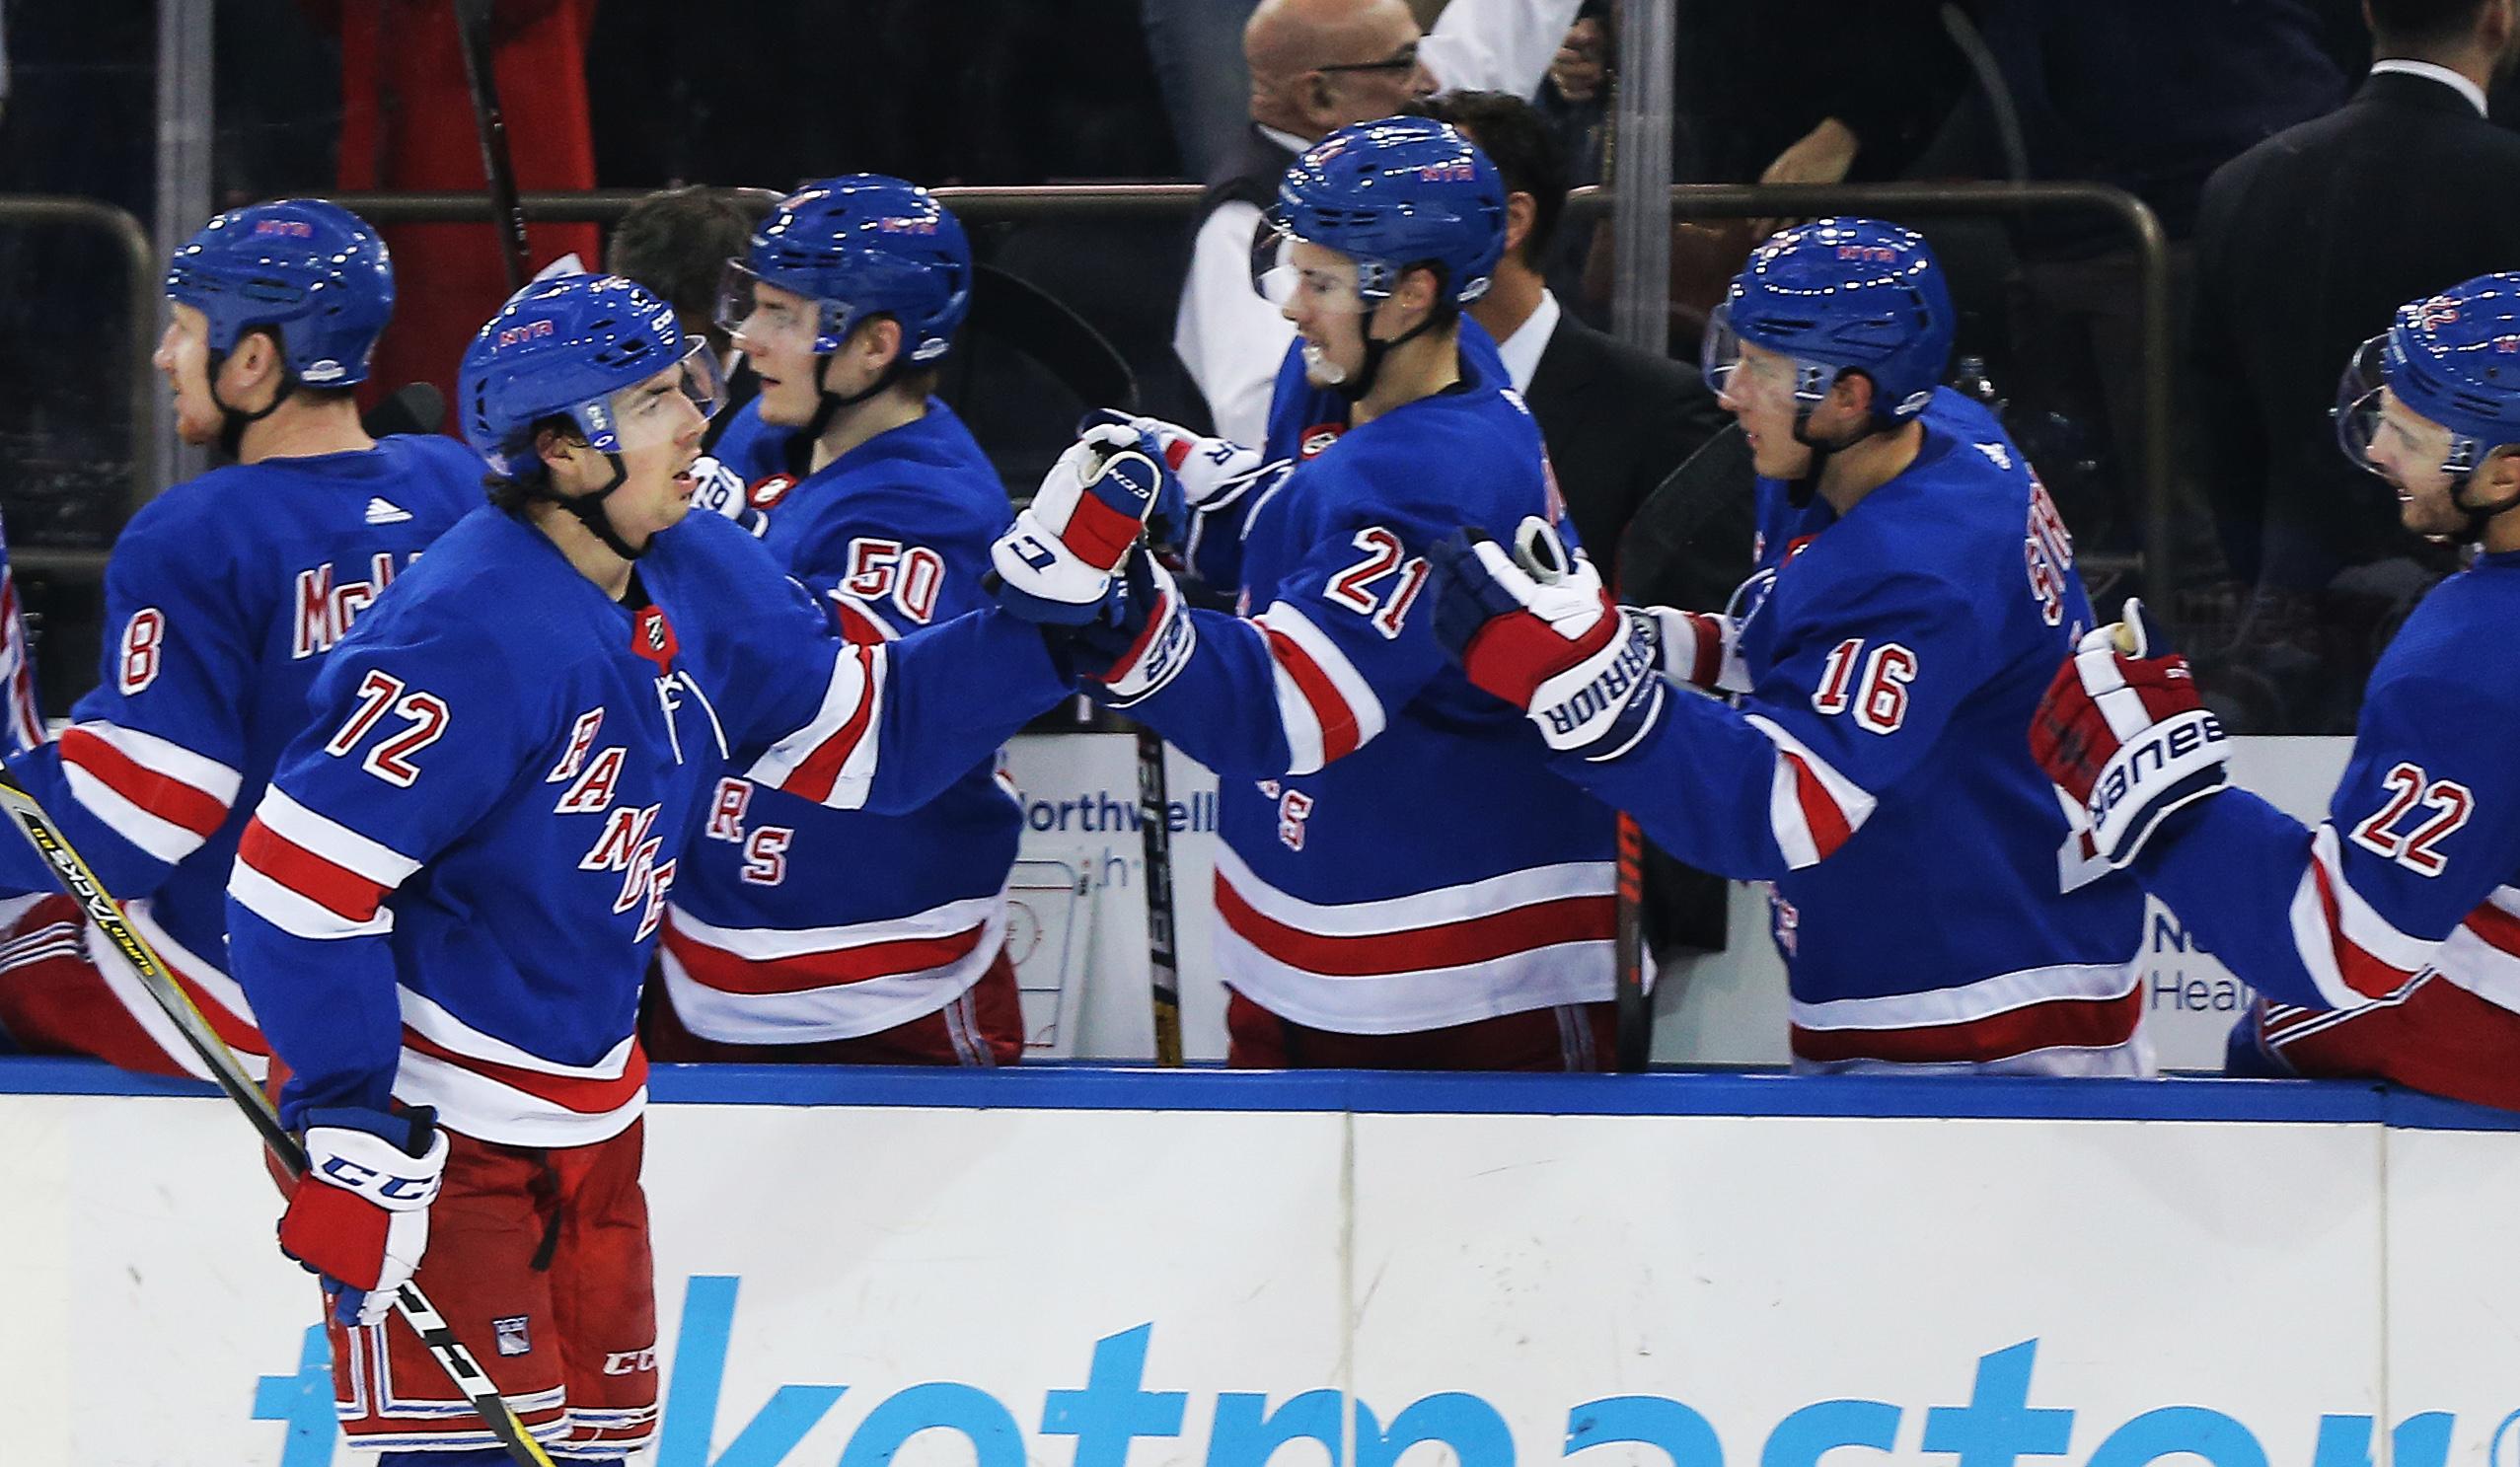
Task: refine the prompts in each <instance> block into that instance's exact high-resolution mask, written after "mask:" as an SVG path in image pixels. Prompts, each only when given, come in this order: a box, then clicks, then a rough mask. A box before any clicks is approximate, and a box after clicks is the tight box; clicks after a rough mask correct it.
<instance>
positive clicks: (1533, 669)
mask: <svg viewBox="0 0 2520 1467" xmlns="http://www.w3.org/2000/svg"><path fill="white" fill-rule="evenodd" d="M1514 543H1515V553H1514V554H1512V555H1510V556H1509V555H1508V554H1507V553H1506V551H1505V547H1503V546H1501V545H1498V544H1497V543H1496V542H1495V541H1493V540H1491V539H1489V538H1488V537H1487V536H1486V535H1485V534H1484V533H1482V532H1480V531H1477V530H1463V531H1460V532H1457V533H1456V534H1454V535H1453V536H1452V538H1451V539H1449V540H1446V541H1445V542H1444V543H1443V544H1442V545H1439V546H1437V547H1436V548H1435V552H1434V554H1433V555H1432V556H1431V557H1430V566H1431V568H1432V570H1433V572H1434V577H1433V578H1434V581H1435V636H1436V640H1437V641H1439V642H1441V643H1442V644H1443V646H1444V650H1445V652H1447V653H1449V654H1450V655H1451V657H1452V660H1453V661H1455V662H1458V663H1460V664H1461V670H1462V671H1463V672H1464V673H1466V674H1468V675H1469V679H1470V681H1471V682H1472V683H1475V684H1477V685H1478V686H1479V687H1480V688H1482V689H1484V690H1485V691H1487V692H1488V693H1491V694H1493V695H1495V696H1496V697H1501V698H1503V699H1505V700H1506V701H1507V702H1510V703H1512V704H1514V705H1515V706H1516V707H1518V708H1520V709H1522V711H1523V712H1524V713H1525V714H1526V715H1528V716H1529V718H1530V719H1531V721H1532V722H1533V723H1534V724H1537V725H1538V726H1539V730H1540V737H1541V739H1543V740H1544V741H1546V742H1547V744H1548V746H1549V747H1550V748H1551V749H1554V750H1557V751H1559V752H1560V753H1566V754H1577V755H1581V756H1583V757H1584V758H1585V759H1587V760H1593V761H1596V762H1597V761H1600V760H1605V759H1615V758H1617V757H1618V756H1619V755H1621V754H1624V753H1626V752H1627V751H1628V750H1629V749H1630V748H1632V747H1634V745H1635V744H1636V741H1637V740H1639V739H1641V738H1643V737H1645V734H1646V731H1647V730H1649V729H1651V728H1652V727H1653V726H1654V720H1655V719H1656V718H1658V717H1660V716H1661V715H1662V711H1663V680H1662V679H1661V678H1660V677H1658V676H1656V673H1655V646H1654V643H1655V636H1654V625H1653V623H1652V622H1651V621H1650V620H1649V619H1648V618H1647V617H1646V616H1645V614H1644V613H1642V612H1635V611H1630V610H1628V609H1626V608H1624V607H1621V606H1620V605H1618V604H1617V603H1616V602H1614V601H1612V600H1610V596H1609V593H1608V592H1607V591H1605V590H1603V589H1602V588H1601V576H1600V573H1599V572H1598V571H1595V570H1594V568H1593V562H1592V561H1591V560H1588V559H1586V558H1584V557H1583V556H1581V555H1576V556H1570V555H1568V554H1567V550H1566V546H1565V543H1564V542H1562V541H1560V540H1559V539H1558V536H1557V532H1556V531H1555V530H1553V529H1551V528H1550V527H1549V525H1548V524H1547V522H1545V521H1543V520H1540V519H1538V518H1537V517H1532V518H1526V519H1525V520H1523V521H1522V523H1521V524H1520V525H1519V527H1517V528H1516V530H1515V535H1514Z"/></svg>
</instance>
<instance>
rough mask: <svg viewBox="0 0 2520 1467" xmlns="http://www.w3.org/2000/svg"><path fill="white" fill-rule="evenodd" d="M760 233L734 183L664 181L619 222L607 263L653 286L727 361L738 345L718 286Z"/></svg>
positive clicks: (691, 331) (687, 328)
mask: <svg viewBox="0 0 2520 1467" xmlns="http://www.w3.org/2000/svg"><path fill="white" fill-rule="evenodd" d="M752 234H753V221H752V216H751V215H750V214H747V213H746V212H745V211H744V208H743V206H742V205H740V204H738V203H737V202H736V201H735V191H734V190H733V189H731V188H710V187H706V186H704V185H702V184H698V183H695V184H692V185H691V186H689V187H685V188H662V189H659V190H657V191H656V192H654V193H651V194H649V195H647V197H645V198H642V199H640V200H639V201H638V202H637V203H634V204H632V205H630V212H629V213H627V214H624V215H623V216H622V221H621V223H619V224H616V225H614V226H613V237H612V239H611V240H609V241H607V242H606V243H605V246H604V269H605V271H606V273H608V274H614V275H620V276H623V277H624V278H626V279H630V280H634V281H636V282H638V283H639V284H641V285H644V286H646V287H647V289H648V290H649V291H650V292H651V293H652V294H654V295H655V296H657V297H658V298H659V299H661V300H663V301H664V302H665V304H667V305H669V306H671V307H673V308H674V320H675V321H677V322H678V323H680V324H681V326H682V328H683V334H684V335H686V336H701V337H704V338H706V340H707V341H708V349H709V350H711V351H714V352H716V353H717V358H718V360H719V361H721V362H723V361H724V360H726V357H727V354H728V352H730V351H731V350H732V349H733V346H732V342H731V340H730V338H729V337H728V335H727V332H726V329H725V328H723V327H721V326H719V325H718V324H717V319H716V318H717V287H718V284H719V282H720V281H722V280H723V279H724V278H725V275H726V261H728V260H730V259H733V258H735V257H737V256H740V255H742V254H743V253H744V247H745V243H746V242H747V241H749V240H750V239H751V238H752Z"/></svg>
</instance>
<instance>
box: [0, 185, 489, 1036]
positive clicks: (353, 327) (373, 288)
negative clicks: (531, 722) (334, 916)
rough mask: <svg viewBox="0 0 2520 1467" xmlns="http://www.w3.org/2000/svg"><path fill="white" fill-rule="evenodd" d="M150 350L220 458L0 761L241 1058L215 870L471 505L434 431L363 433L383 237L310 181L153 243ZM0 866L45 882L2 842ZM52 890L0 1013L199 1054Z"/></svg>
mask: <svg viewBox="0 0 2520 1467" xmlns="http://www.w3.org/2000/svg"><path fill="white" fill-rule="evenodd" d="M166 291H167V295H168V297H169V299H170V300H171V302H172V306H171V318H172V319H171V320H170V322H169V325H168V326H167V329H166V333H165V336H164V339H163V340H162V341H161V342H160V343H159V346H158V352H157V366H158V370H159V371H160V372H162V373H163V374H165V376H166V379H167V381H168V383H169V385H170V386H171V387H172V388H173V390H174V394H175V417H176V426H177V429H178V431H179V432H180V433H181V434H182V435H183V437H184V438H185V441H186V442H188V443H193V444H210V443H217V444H220V445H221V446H223V448H224V449H225V450H226V451H227V452H228V453H229V454H230V455H231V456H233V457H234V458H235V459H236V461H237V462H236V463H235V464H234V465H232V466H230V467H227V468H222V469H215V470H212V471H211V472H210V473H208V474H205V475H203V476H201V477H198V478H195V479H192V480H190V481H189V482H186V483H182V484H178V485H176V486H175V487H173V488H171V489H169V490H168V491H167V492H166V493H164V494H162V495H160V496H159V497H158V498H157V499H155V500H153V501H151V502H150V503H149V504H148V505H147V506H146V507H144V508H143V509H142V510H141V511H140V512H139V513H138V514H137V515H135V516H134V517H133V518H132V520H131V523H130V524H129V525H128V526H127V527H126V528H125V529H124V530H123V532H122V535H121V537H120V539H118V540H117V541H116V542H115V543H114V547H113V555H112V558H111V560H110V561H109V562H108V564H107V567H106V582H105V600H106V608H105V615H106V622H105V625H106V639H107V645H106V648H105V657H104V670H103V677H102V680H101V681H100V683H99V686H98V687H97V688H96V689H95V691H93V692H91V693H89V694H88V695H87V696H86V697H82V698H81V699H80V700H79V702H78V704H77V706H76V707H75V708H74V709H73V722H72V724H71V726H70V728H69V729H68V730H67V731H66V732H65V733H64V734H63V735H62V736H61V739H60V741H59V742H58V743H57V744H51V745H46V746H44V747H42V748H40V749H37V750H35V751H33V752H32V753H25V754H19V755H17V756H15V757H13V758H12V759H11V760H10V767H11V769H12V770H15V771H16V773H17V775H18V777H19V778H20V779H21V780H22V781H24V782H25V784H26V786H27V787H28V788H29V789H30V790H32V791H33V792H34V793H35V794H36V796H37V798H38V799H40V800H42V801H43V803H44V806H45V808H46V809H48V810H50V811H51V812H52V813H53V815H54V818H56V819H58V820H59V821H60V822H61V823H62V827H63V829H64V830H65V831H66V832H67V833H68V834H69V836H70V838H71V839H72V840H73V841H74V842H76V843H77V844H78V847H79V849H80V850H81V851H82V852H84V853H85V854H86V856H87V858H88V859H89V861H90V862H91V863H93V864H94V865H95V866H96V868H97V872H98V874H99V875H100V876H102V877H103V878H104V880H105V882H106V884H107V885H108V886H109V887H111V889H112V890H113V891H114V892H115V893H116V894H117V895H118V896H120V897H121V898H122V899H123V900H124V901H125V902H126V903H128V904H130V909H131V920H132V924H133V925H134V926H135V927H137V928H139V929H140V930H141V931H142V932H144V933H146V934H147V935H148V938H149V940H150V941H151V942H152V943H154V944H155V945H156V947H157V949H158V951H159V952H160V953H161V954H163V955H164V957H165V958H166V960H167V965H168V967H169V968H170V969H172V970H173V972H174V973H175V975H176V977H177V978H178V979H179V980H180V981H181V982H182V983H183V985H184V987H185V990H187V991H188V992H189V993H190V994H191V997H192V1000H193V1002H194V1003H195V1004H197V1005H198V1006H200V1008H201V1009H202V1011H203V1012H204V1014H205V1015H207V1017H208V1018H209V1020H210V1022H211V1024H212V1025H213V1027H215V1028H216V1029H217V1030H218V1031H219V1033H220V1034H221V1036H222V1037H224V1038H225V1039H226V1040H227V1041H228V1043H229V1045H230V1047H231V1048H234V1049H236V1050H237V1051H238V1052H239V1054H240V1056H241V1057H242V1058H243V1059H244V1061H245V1063H246V1064H247V1066H248V1067H249V1068H250V1069H254V1070H256V1071H258V1072H259V1069H260V1066H261V1064H262V1053H263V1045H262V1040H261V1037H260V1035H259V1033H258V1032H257V1031H256V1029H255V1027H254V1017H253V1014H252V1012H251V1010H250V1008H249V1007H248V1005H247V1004H246V1002H245V1000H244V997H243V995H242V994H241V993H240V992H239V991H238V990H237V987H236V985H235V984H234V983H232V982H231V981H230V980H229V978H228V976H227V966H228V962H227V955H226V934H227V913H226V905H225V901H226V899H225V893H226V890H227V876H228V867H229V865H230V864H231V863H232V862H233V860H234V858H235V855H236V844H237V836H238V833H239V832H240V831H241V830H242V829H243V828H244V826H245V822H246V818H247V816H249V815H250V814H251V813H252V812H253V809H254V803H255V801H256V800H257V799H259V797H260V795H261V792H262V785H263V781H264V780H265V779H267V778H268V777H269V776H270V772H271V767H272V764H273V762H274V761H276V760H277V759H278V758H279V753H280V749H281V747H282V746H283V745H284V744H286V743H287V742H288V740H289V739H290V737H291V736H293V735H294V734H295V733H296V732H297V731H298V729H299V727H300V726H301V725H302V724H303V723H304V722H305V718H306V693H307V688H308V687H309V685H310V684H312V683H313V681H314V679H315V676H316V673H317V671H318V670H319V669H321V668H322V667H323V665H324V660H325V658H326V656H327V654H328V653H329V652H330V651H331V649H332V648H333V646H334V643H335V642H336V641H338V640H339V639H340V637H341V635H342V633H343V632H344V631H345V630H347V629H348V627H349V625H350V623H351V622H352V621H353V620H355V619H356V618H357V617H358V616H359V615H360V614H361V613H362V612H363V611H364V610H365V609H366V607H367V606H368V605H369V604H370V603H371V602H373V601H375V600H376V598H377V597H378V595H379V594H381V593H382V592H383V591H384V590H385V588H386V586H387V584H388V583H390V582H391V581H393V580H394V579H395V578H396V577H397V576H399V575H400V574H402V572H403V571H404V570H405V568H406V567H408V565H409V564H410V563H411V561H412V559H413V557H415V556H417V555H418V554H419V552H420V550H421V549H422V548H423V547H425V546H427V545H428V544H429V543H430V542H431V541H432V540H434V539H436V538H437V536H438V535H439V533H440V532H442V531H444V530H445V529H446V528H447V527H448V526H450V525H452V524H454V523H455V521H456V520H458V519H459V518H461V517H462V516H463V515H464V514H465V513H466V512H467V511H469V510H471V509H473V508H474V507H476V506H478V505H479V504H480V503H481V502H482V490H481V480H482V469H481V463H480V461H479V460H477V459H475V458H474V457H473V456H472V454H470V453H469V452H467V451H466V450H465V448H464V446H463V445H461V444H459V443H455V442H452V441H451V440H448V439H444V438H439V437H436V436H434V435H431V436H410V437H392V438H386V439H382V440H372V439H370V438H369V437H368V435H367V433H366V432H365V431H364V430H363V429H362V428H361V427H360V426H359V415H358V409H357V406H356V404H355V403H353V402H352V401H351V396H350V390H351V388H352V387H354V386H355V385H356V384H358V383H360V382H362V381H364V380H365V379H366V377H367V368H368V356H369V353H370V352H371V351H372V350H373V349H374V348H375V345H376V340H377V336H378V333H379V332H381V331H382V330H384V329H385V324H386V321H387V318H388V317H389V316H390V315H391V314H392V312H393V309H394V274H393V265H392V262H391V260H389V259H388V257H387V256H386V251H385V245H384V243H383V242H382V241H381V240H379V239H378V238H377V236H376V233H375V231H374V230H372V229H370V228H369V227H368V225H367V224H366V223H365V222H364V221H363V220H361V219H359V218H358V217H357V216H355V215H353V214H350V213H348V212H347V211H345V210H342V209H340V208H336V207H334V205H332V204H329V203H326V202H323V201H321V200H317V199H294V200H284V201H281V202H277V203H267V204H257V205H255V206H253V207H251V208H245V209H239V210H237V211H235V212H234V213H230V214H224V215H221V216H220V217H219V218H217V219H214V220H212V221H211V222H210V223H209V225H208V226H207V227H205V228H204V229H202V230H201V232H200V233H198V234H196V235H194V236H193V237H192V239H191V240H190V241H189V242H187V243H186V244H185V246H184V248H183V249H181V250H179V251H177V252H176V254H175V257H174V259H173V260H172V262H171V264H170V266H169V268H168V271H167V279H166ZM0 886H5V887H11V888H15V889H17V890H20V891H39V892H50V891H52V890H53V888H52V885H51V880H50V877H49V876H48V875H47V873H46V872H45V871H44V869H43V867H42V866H41V865H40V864H39V863H38V862H37V860H36V858H35V856H34V853H33V851H32V850H30V849H27V848H24V846H23V843H10V844H8V846H6V847H4V848H0ZM110 954H111V949H110V948H109V947H107V946H106V944H105V942H104V939H103V938H102V936H101V935H100V934H98V933H96V932H95V931H94V930H93V929H91V928H88V927H86V925H85V923H84V922H83V921H82V920H81V919H80V917H79V916H78V914H77V912H76V911H75V909H74V908H73V907H72V906H71V905H70V903H69V902H68V900H67V899H66V898H53V899H51V900H48V901H45V902H42V903H40V904H38V905H37V906H36V907H35V908H34V909H33V910H32V911H29V912H26V913H24V914H22V915H21V916H20V917H19V918H18V920H17V922H16V924H15V929H14V932H13V933H12V935H11V938H10V940H9V941H8V942H7V943H6V944H5V945H0V1028H6V1029H7V1030H8V1031H9V1032H11V1033H12V1034H13V1035H14V1036H15V1037H16V1039H17V1040H18V1042H19V1043H20V1044H21V1045H23V1046H25V1047H27V1048H29V1049H36V1050H41V1051H51V1052H66V1053H80V1054H92V1055H97V1056H100V1057H102V1058H104V1059H107V1060H111V1061H112V1062H113V1063H114V1064H120V1065H122V1066H124V1067H126V1068H132V1069H149V1070H159V1071H169V1072H172V1071H177V1070H189V1071H193V1072H199V1066H198V1064H197V1063H196V1062H195V1061H194V1060H193V1058H192V1054H191V1051H190V1050H189V1049H187V1048H186V1047H185V1044H184V1042H183V1040H181V1039H180V1038H178V1037H177V1035H176V1033H175V1031H174V1028H173V1026H172V1025H171V1024H170V1023H169V1022H168V1021H167V1020H166V1018H165V1017H164V1015H163V1014H161V1012H160V1011H159V1009H158V1008H157V1006H156V1005H155V1004H154V1003H152V1002H151V1001H150V1000H149V998H148V996H147V995H146V994H145V993H144V992H142V991H141V990H140V989H139V987H138V985H137V984H136V983H135V982H133V981H132V980H130V979H129V978H128V977H127V976H126V975H125V973H124V971H123V969H122V967H121V965H120V962H119V960H118V959H116V958H114V957H112V956H111V955H110Z"/></svg>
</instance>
